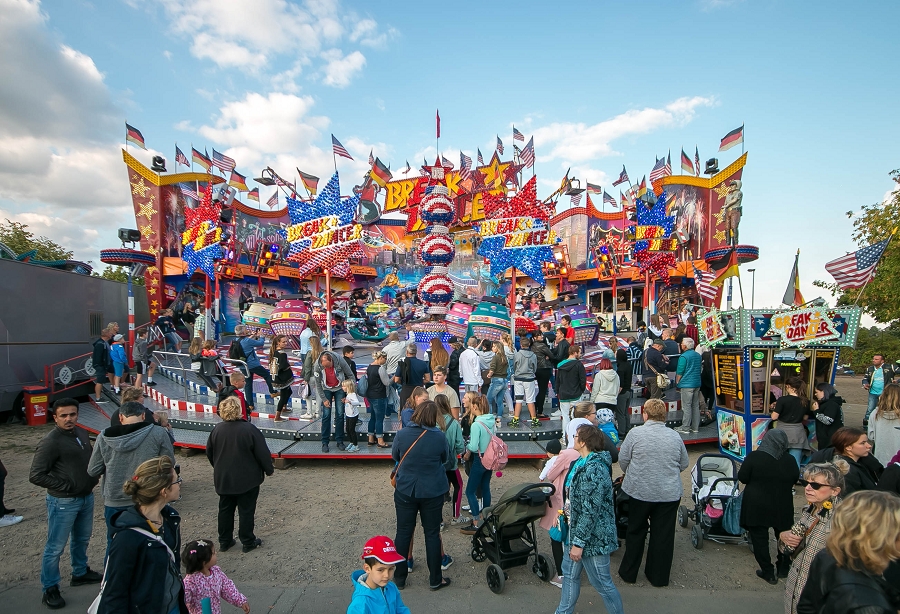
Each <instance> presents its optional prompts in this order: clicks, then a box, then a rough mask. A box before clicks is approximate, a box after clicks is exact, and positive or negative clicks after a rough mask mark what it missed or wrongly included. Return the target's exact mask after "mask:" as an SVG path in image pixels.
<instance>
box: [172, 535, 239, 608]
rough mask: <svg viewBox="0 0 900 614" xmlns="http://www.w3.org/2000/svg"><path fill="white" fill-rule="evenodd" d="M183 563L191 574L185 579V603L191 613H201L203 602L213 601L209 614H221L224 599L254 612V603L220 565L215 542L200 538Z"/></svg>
mask: <svg viewBox="0 0 900 614" xmlns="http://www.w3.org/2000/svg"><path fill="white" fill-rule="evenodd" d="M181 562H182V563H184V570H185V571H186V572H187V575H186V576H185V577H184V601H185V603H186V604H187V607H188V612H190V613H191V614H201V613H202V612H203V601H204V600H205V599H208V600H209V611H210V612H212V614H219V613H220V612H221V611H222V609H221V605H220V603H219V600H220V599H224V600H225V601H227V602H228V603H230V604H231V605H233V606H235V607H237V608H241V609H242V610H244V612H245V613H249V612H250V603H249V602H248V601H247V598H246V597H244V595H242V594H241V592H240V591H239V590H238V589H237V587H236V586H235V585H234V582H232V581H231V580H230V579H229V578H228V576H226V575H225V572H224V571H222V569H221V568H220V567H219V566H218V565H216V563H217V562H218V556H216V549H215V547H214V546H213V542H212V540H208V539H199V540H195V541H192V542H190V543H189V544H188V545H187V546H185V547H184V552H182V554H181Z"/></svg>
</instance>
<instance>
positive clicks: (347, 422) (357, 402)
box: [341, 379, 363, 452]
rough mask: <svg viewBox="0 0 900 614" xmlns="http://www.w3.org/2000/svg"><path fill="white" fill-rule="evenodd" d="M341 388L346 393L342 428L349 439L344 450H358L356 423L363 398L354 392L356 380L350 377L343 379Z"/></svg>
mask: <svg viewBox="0 0 900 614" xmlns="http://www.w3.org/2000/svg"><path fill="white" fill-rule="evenodd" d="M341 388H343V389H344V392H345V393H346V395H347V396H345V397H344V430H345V431H346V432H347V439H349V440H350V445H349V446H347V448H346V449H345V450H344V451H345V452H359V441H358V439H357V435H356V425H357V424H358V423H359V408H360V407H362V406H363V400H362V399H361V398H359V395H358V394H356V382H354V381H353V380H352V379H345V380H344V381H343V382H342V383H341Z"/></svg>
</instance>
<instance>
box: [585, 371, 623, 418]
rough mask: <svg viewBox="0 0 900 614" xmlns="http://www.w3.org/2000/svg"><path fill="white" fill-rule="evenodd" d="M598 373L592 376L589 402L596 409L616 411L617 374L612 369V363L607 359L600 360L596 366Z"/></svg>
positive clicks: (617, 394) (617, 393) (617, 395)
mask: <svg viewBox="0 0 900 614" xmlns="http://www.w3.org/2000/svg"><path fill="white" fill-rule="evenodd" d="M597 366H598V367H599V369H600V370H599V371H597V373H595V374H594V383H593V384H592V385H591V386H592V389H591V401H593V403H594V406H595V407H596V408H597V409H601V408H603V407H605V408H606V409H611V410H612V411H613V412H615V411H616V401H617V399H618V397H619V374H618V373H616V370H615V369H614V368H613V364H612V361H610V360H609V359H608V358H603V359H602V360H600V364H599V365H597Z"/></svg>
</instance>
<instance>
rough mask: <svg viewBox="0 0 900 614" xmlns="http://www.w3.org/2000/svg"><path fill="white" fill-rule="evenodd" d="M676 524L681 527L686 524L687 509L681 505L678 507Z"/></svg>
mask: <svg viewBox="0 0 900 614" xmlns="http://www.w3.org/2000/svg"><path fill="white" fill-rule="evenodd" d="M678 524H679V525H681V526H682V527H686V526H687V525H688V509H687V508H686V507H685V506H683V505H681V506H679V507H678Z"/></svg>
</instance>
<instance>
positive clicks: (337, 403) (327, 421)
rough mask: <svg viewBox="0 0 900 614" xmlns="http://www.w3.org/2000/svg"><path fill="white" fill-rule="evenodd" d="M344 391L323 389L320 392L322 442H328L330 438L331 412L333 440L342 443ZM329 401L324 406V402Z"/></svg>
mask: <svg viewBox="0 0 900 614" xmlns="http://www.w3.org/2000/svg"><path fill="white" fill-rule="evenodd" d="M345 394H346V393H345V392H344V391H343V390H341V389H340V388H338V389H337V390H328V389H327V388H325V389H324V391H323V394H322V443H328V440H329V439H330V438H331V414H332V413H333V414H334V440H335V441H336V442H338V443H344V396H345ZM326 401H328V402H329V403H331V406H330V407H329V406H326V405H325V402H326Z"/></svg>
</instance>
